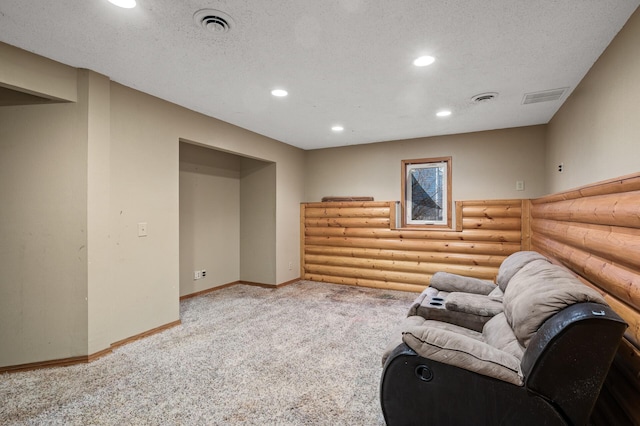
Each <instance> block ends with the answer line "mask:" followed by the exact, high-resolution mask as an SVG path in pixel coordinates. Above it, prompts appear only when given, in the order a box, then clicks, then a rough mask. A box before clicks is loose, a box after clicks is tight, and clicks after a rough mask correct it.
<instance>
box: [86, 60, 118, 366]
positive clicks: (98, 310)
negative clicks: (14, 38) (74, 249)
mask: <svg viewBox="0 0 640 426" xmlns="http://www.w3.org/2000/svg"><path fill="white" fill-rule="evenodd" d="M110 84H111V82H110V81H109V79H108V78H107V77H105V76H102V75H99V74H96V73H94V72H92V71H87V70H80V71H78V86H79V88H80V90H79V97H80V103H86V104H87V108H86V116H85V115H83V116H82V119H81V120H82V122H83V123H85V122H86V123H87V128H86V135H85V134H83V135H82V138H83V139H86V142H87V169H86V171H85V174H86V179H87V278H86V282H87V302H88V353H90V354H92V353H96V352H98V351H100V350H101V349H104V348H105V347H108V345H109V344H111V343H112V342H113V341H112V340H111V332H110V325H111V309H112V308H111V305H112V303H113V300H112V292H111V279H112V277H111V257H110V256H111V241H110V232H111V231H110V219H109V209H110V180H111V161H110V157H111V148H110V143H111V129H110V123H111V120H110ZM84 111H85V110H83V112H84Z"/></svg>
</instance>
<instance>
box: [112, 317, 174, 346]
mask: <svg viewBox="0 0 640 426" xmlns="http://www.w3.org/2000/svg"><path fill="white" fill-rule="evenodd" d="M180 324H182V321H180V320H176V321H173V322H170V323H168V324H165V325H161V326H160V327H156V328H152V329H151V330H147V331H145V332H143V333H140V334H136V335H135V336H131V337H127V338H126V339H122V340H119V341H117V342H115V343H112V344H111V349H116V348H119V347H120V346H124V345H126V344H127V343H131V342H135V341H136V340H140V339H144V338H145V337H149V336H151V335H153V334H158V333H161V332H163V331H165V330H168V329H170V328H173V327H175V326H177V325H180Z"/></svg>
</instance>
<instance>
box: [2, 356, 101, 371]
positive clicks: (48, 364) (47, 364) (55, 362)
mask: <svg viewBox="0 0 640 426" xmlns="http://www.w3.org/2000/svg"><path fill="white" fill-rule="evenodd" d="M87 362H89V357H88V356H74V357H70V358H63V359H52V360H49V361H40V362H30V363H27V364H19V365H9V366H7V367H0V373H17V372H19V371H30V370H39V369H41V368H52V367H67V366H69V365H75V364H86V363H87Z"/></svg>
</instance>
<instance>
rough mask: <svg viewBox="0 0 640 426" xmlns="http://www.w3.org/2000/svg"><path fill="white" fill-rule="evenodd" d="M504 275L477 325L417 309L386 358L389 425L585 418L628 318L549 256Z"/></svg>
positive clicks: (383, 389)
mask: <svg viewBox="0 0 640 426" xmlns="http://www.w3.org/2000/svg"><path fill="white" fill-rule="evenodd" d="M507 282H508V285H506V286H505V287H504V295H503V297H502V302H501V308H502V311H501V312H497V313H496V314H495V315H492V316H490V318H489V319H488V320H486V322H485V323H484V325H483V326H482V328H481V330H480V331H478V330H475V329H472V328H467V327H464V326H461V325H459V324H455V323H454V321H442V320H436V319H433V317H432V318H425V317H423V316H419V315H411V313H417V312H419V311H417V310H416V308H415V306H412V308H411V310H410V315H409V316H408V317H407V318H406V319H405V320H404V321H403V322H402V323H401V324H400V325H399V326H398V327H397V328H396V330H395V333H396V334H397V335H399V336H400V337H399V339H398V336H394V337H393V339H392V344H391V345H390V347H389V348H388V350H387V351H386V352H385V355H384V356H383V362H384V368H383V374H382V379H381V385H380V398H381V405H382V410H383V413H384V416H385V420H386V422H387V424H388V425H391V426H393V425H405V424H406V425H422V424H424V425H431V424H433V425H439V424H447V425H456V424H460V425H463V424H474V425H495V424H518V425H519V426H520V425H527V424H554V425H555V424H558V425H566V424H587V423H588V419H589V415H590V413H591V411H592V409H593V406H594V404H595V401H596V399H597V397H598V394H599V392H600V388H601V386H602V383H603V381H604V378H605V376H606V374H607V371H608V369H609V366H610V364H611V361H612V360H613V357H614V355H615V352H616V350H617V347H618V345H619V342H620V339H621V338H622V335H623V333H624V330H625V329H626V327H627V325H626V323H625V322H624V321H623V320H622V319H620V317H618V316H617V315H616V314H615V312H613V310H611V309H610V308H609V307H608V306H607V304H606V302H605V301H604V299H603V298H602V297H601V296H600V294H599V293H597V292H596V291H594V290H593V289H591V288H589V287H587V286H586V285H584V284H582V283H581V282H580V281H579V280H578V279H577V278H575V276H574V275H573V274H571V273H570V272H569V271H568V270H566V269H564V268H563V267H561V266H558V265H554V264H551V263H550V262H549V261H548V260H547V259H545V258H538V259H530V260H529V261H527V262H525V264H524V265H521V266H520V267H519V268H517V270H516V271H515V272H514V273H513V274H512V276H511V277H510V278H509V280H507ZM439 291H442V290H439ZM450 295H451V293H450V294H446V295H444V296H445V297H450ZM436 297H437V296H436ZM421 303H422V302H421ZM466 313H467V314H472V313H471V312H466Z"/></svg>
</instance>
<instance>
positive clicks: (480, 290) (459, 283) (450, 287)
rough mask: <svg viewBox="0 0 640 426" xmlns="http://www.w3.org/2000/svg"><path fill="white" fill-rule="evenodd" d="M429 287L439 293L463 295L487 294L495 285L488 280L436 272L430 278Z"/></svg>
mask: <svg viewBox="0 0 640 426" xmlns="http://www.w3.org/2000/svg"><path fill="white" fill-rule="evenodd" d="M429 285H430V286H431V287H434V288H436V289H438V290H440V291H446V292H454V291H461V292H463V293H475V294H485V295H486V294H489V293H490V292H491V291H492V290H493V289H494V288H496V285H495V284H494V283H493V282H491V281H489V280H481V279H478V278H472V277H465V276H463V275H456V274H450V273H448V272H436V273H435V274H433V276H432V277H431V280H430V281H429Z"/></svg>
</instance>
